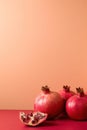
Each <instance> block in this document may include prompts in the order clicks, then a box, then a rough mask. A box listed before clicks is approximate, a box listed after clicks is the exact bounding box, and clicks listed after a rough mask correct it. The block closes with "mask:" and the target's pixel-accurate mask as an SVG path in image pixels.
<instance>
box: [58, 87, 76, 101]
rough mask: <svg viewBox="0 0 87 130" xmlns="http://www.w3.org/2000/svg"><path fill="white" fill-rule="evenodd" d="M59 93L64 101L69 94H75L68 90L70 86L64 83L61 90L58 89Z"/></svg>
mask: <svg viewBox="0 0 87 130" xmlns="http://www.w3.org/2000/svg"><path fill="white" fill-rule="evenodd" d="M59 94H60V95H61V97H62V98H63V99H64V100H65V101H66V100H67V99H68V98H70V97H71V96H73V95H75V93H74V92H73V91H71V90H70V86H68V85H64V86H63V90H60V91H59Z"/></svg>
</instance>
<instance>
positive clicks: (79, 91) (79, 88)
mask: <svg viewBox="0 0 87 130" xmlns="http://www.w3.org/2000/svg"><path fill="white" fill-rule="evenodd" d="M76 91H77V94H78V95H80V96H84V95H85V94H84V90H83V88H81V87H78V88H76Z"/></svg>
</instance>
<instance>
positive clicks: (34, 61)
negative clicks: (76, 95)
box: [0, 0, 87, 109]
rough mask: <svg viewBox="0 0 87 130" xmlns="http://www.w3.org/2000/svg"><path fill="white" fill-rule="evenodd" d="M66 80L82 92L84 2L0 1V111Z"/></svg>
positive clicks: (25, 104) (86, 51)
mask: <svg viewBox="0 0 87 130" xmlns="http://www.w3.org/2000/svg"><path fill="white" fill-rule="evenodd" d="M66 84H67V85H70V86H71V89H72V90H74V91H75V87H79V86H80V87H83V88H84V90H85V91H87V1H86V0H0V109H33V103H34V99H35V97H36V96H37V95H38V93H40V91H41V90H40V89H41V86H42V85H48V86H49V87H50V89H51V90H53V91H58V90H59V89H62V86H63V85H66Z"/></svg>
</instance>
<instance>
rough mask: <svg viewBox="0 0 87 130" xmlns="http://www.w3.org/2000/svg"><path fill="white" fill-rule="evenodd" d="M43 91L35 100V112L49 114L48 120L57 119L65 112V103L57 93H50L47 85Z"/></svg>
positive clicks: (43, 87)
mask: <svg viewBox="0 0 87 130" xmlns="http://www.w3.org/2000/svg"><path fill="white" fill-rule="evenodd" d="M41 89H42V92H41V93H40V94H39V95H38V96H37V97H36V99H35V102H34V110H35V111H41V112H43V113H47V114H48V119H52V118H55V116H57V115H59V114H60V113H61V112H62V111H63V107H64V101H63V99H62V98H61V96H60V95H59V94H58V93H57V92H54V91H50V89H49V87H48V86H47V85H46V86H42V88H41Z"/></svg>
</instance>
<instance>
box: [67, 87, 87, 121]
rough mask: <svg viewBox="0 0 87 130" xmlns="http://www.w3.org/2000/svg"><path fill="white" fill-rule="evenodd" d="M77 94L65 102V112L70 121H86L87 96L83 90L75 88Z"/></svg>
mask: <svg viewBox="0 0 87 130" xmlns="http://www.w3.org/2000/svg"><path fill="white" fill-rule="evenodd" d="M76 90H77V94H76V95H74V96H72V97H70V98H69V99H68V100H67V102H66V112H67V114H68V116H69V117H70V118H71V119H75V120H87V96H86V95H85V94H84V91H83V88H80V87H79V88H76Z"/></svg>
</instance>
